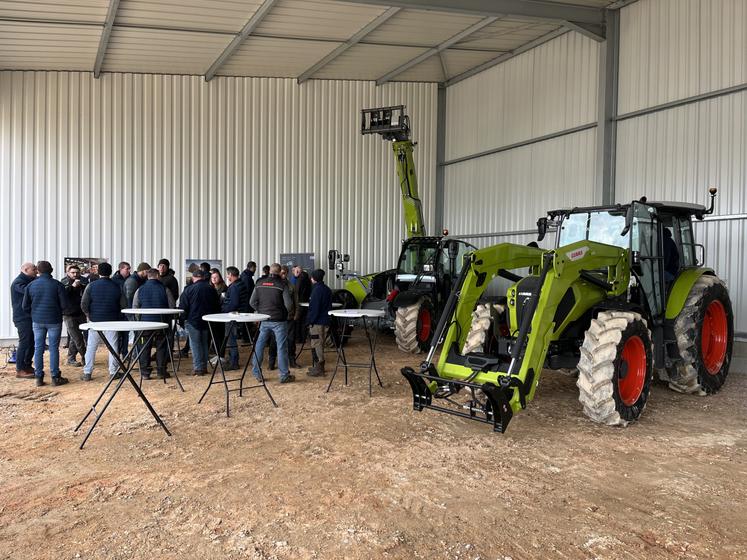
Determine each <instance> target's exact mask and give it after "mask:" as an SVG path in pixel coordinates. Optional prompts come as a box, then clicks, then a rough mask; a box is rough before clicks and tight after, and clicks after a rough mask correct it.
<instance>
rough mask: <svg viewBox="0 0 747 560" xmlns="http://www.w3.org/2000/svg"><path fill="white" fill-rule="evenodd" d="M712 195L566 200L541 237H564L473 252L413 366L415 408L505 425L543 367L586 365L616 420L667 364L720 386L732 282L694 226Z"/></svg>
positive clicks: (672, 374) (670, 373)
mask: <svg viewBox="0 0 747 560" xmlns="http://www.w3.org/2000/svg"><path fill="white" fill-rule="evenodd" d="M710 193H711V201H710V207H709V208H708V209H706V208H705V207H704V206H702V205H697V204H687V203H665V202H661V203H659V202H651V203H648V202H647V201H646V200H645V198H644V199H641V200H639V201H634V202H631V203H630V204H624V205H620V204H618V205H614V206H601V207H589V208H573V209H568V210H555V211H552V212H549V213H548V217H547V218H541V219H540V220H539V221H538V231H539V237H540V239H542V237H544V235H545V233H546V232H547V230H548V227H549V226H551V225H554V226H555V227H557V230H558V235H557V241H556V248H555V249H553V250H542V249H539V248H535V247H529V246H522V245H515V244H510V243H503V244H499V245H495V246H492V247H488V248H485V249H480V250H477V251H474V252H473V253H471V254H470V255H468V257H467V259H466V261H465V264H464V267H463V268H462V271H461V274H460V277H459V280H458V281H457V282H456V283H455V285H454V286H453V289H452V291H451V294H450V296H449V300H448V302H447V304H446V306H445V310H444V313H443V315H442V316H441V320H440V321H439V324H438V326H437V328H436V335H435V337H434V341H433V344H432V346H431V348H430V351H429V353H428V356H427V359H426V360H425V361H424V362H423V363H422V364H421V366H420V368H419V371H415V370H414V369H413V368H410V367H406V368H403V369H402V374H403V375H404V377H405V378H406V379H407V380H408V382H409V384H410V386H411V388H412V393H413V406H414V408H415V410H422V409H423V408H431V409H435V410H439V411H442V412H447V413H450V414H454V415H457V416H462V417H465V418H470V419H473V420H478V421H482V422H487V423H490V424H492V425H493V428H494V430H496V431H499V432H504V431H505V430H506V427H507V426H508V424H509V422H510V420H511V418H512V416H513V414H514V413H515V412H517V411H519V410H521V409H523V408H526V405H527V402H528V401H530V400H532V398H533V397H534V394H535V390H536V388H537V386H538V384H539V379H540V375H541V373H542V369H543V368H549V369H564V368H571V369H573V368H576V369H577V370H578V380H577V386H578V388H579V400H580V401H581V404H582V406H583V410H584V413H585V414H586V415H587V416H588V417H589V418H591V419H592V420H593V421H595V422H599V423H603V424H608V425H626V424H627V423H629V422H632V421H635V420H637V419H638V418H639V417H640V415H641V413H642V412H643V409H644V407H645V406H646V403H647V401H648V398H649V394H650V390H651V384H652V382H653V379H654V375H655V374H656V375H657V376H658V377H659V379H661V380H663V381H666V382H667V383H668V384H669V386H670V387H671V388H672V389H674V390H676V391H680V392H685V393H694V394H701V395H705V394H712V393H715V392H717V391H718V390H719V389H720V388H721V387H722V385H723V384H724V382H725V380H726V377H727V375H728V373H729V365H730V361H731V352H732V344H733V337H734V327H733V314H732V306H731V301H730V299H729V293H728V291H727V289H726V286H725V284H724V283H723V281H721V280H720V279H719V278H718V277H717V276H716V274H715V272H714V271H713V270H712V269H710V268H705V267H703V266H701V265H700V262H702V253H701V255H700V257H701V258H700V259H699V258H698V255H697V252H698V251H697V249H701V251H702V250H703V248H702V245H698V244H696V243H695V240H694V236H693V227H692V220H693V218H696V219H698V220H702V219H703V218H704V216H705V215H706V214H710V213H712V212H713V205H714V198H715V196H716V189H715V188H712V189H710ZM527 270H528V273H527ZM497 277H500V278H503V279H504V280H507V281H508V282H510V287H509V288H508V289H507V292H506V296H505V297H500V298H495V299H494V300H492V301H487V302H486V301H485V300H484V299H483V301H482V302H481V301H480V298H481V296H483V294H484V293H485V291H486V289H487V288H488V285H489V284H490V283H491V280H493V279H494V278H497ZM439 347H441V352H440V356H439V358H438V362H437V363H436V362H435V361H434V358H435V354H436V351H437V350H438V348H439ZM435 400H440V401H441V402H442V403H444V404H435V403H434V401H435Z"/></svg>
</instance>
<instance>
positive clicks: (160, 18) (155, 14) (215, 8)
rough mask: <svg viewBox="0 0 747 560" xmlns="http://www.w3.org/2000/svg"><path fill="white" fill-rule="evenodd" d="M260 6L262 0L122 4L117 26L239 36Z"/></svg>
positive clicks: (145, 0)
mask: <svg viewBox="0 0 747 560" xmlns="http://www.w3.org/2000/svg"><path fill="white" fill-rule="evenodd" d="M261 4H262V1H261V0H210V1H209V2H206V1H204V0H121V1H120V3H119V8H118V10H117V19H116V24H117V25H145V26H155V27H178V28H184V29H203V30H208V31H227V32H233V33H238V32H239V31H241V28H242V27H243V26H244V24H245V23H246V22H247V21H249V18H250V17H251V16H252V14H254V12H255V11H256V10H257V8H258V7H259V6H260V5H261Z"/></svg>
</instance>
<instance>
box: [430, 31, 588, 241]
mask: <svg viewBox="0 0 747 560" xmlns="http://www.w3.org/2000/svg"><path fill="white" fill-rule="evenodd" d="M598 68H599V46H598V44H597V43H595V42H594V41H592V40H591V39H588V38H586V37H584V36H582V35H580V34H578V33H567V34H565V35H562V36H560V37H558V38H556V39H553V40H552V41H549V42H548V43H545V44H544V45H542V46H540V47H537V48H535V49H532V50H530V51H528V52H526V53H524V54H521V55H519V56H517V57H514V58H512V59H510V60H508V61H507V62H505V63H503V64H499V65H498V66H495V67H493V68H491V69H489V70H486V71H485V72H482V73H481V74H478V75H476V76H474V77H472V78H469V79H467V80H464V81H463V82H459V83H458V84H456V85H455V86H452V87H450V88H448V89H447V127H446V160H447V161H448V160H452V159H456V158H460V157H464V156H469V155H472V154H476V153H479V152H483V151H487V150H491V149H495V148H499V147H502V146H507V145H510V144H515V143H517V142H522V141H526V140H530V139H533V138H538V137H541V136H544V135H547V134H550V133H554V132H559V131H563V130H567V129H570V128H575V127H577V126H580V125H586V124H589V123H593V122H595V121H596V118H597V116H596V112H597V88H598V78H597V76H598ZM595 142H596V130H595V129H589V130H584V131H581V132H576V133H574V134H570V135H568V136H563V137H560V138H555V139H552V140H546V141H543V142H540V143H536V144H532V145H529V146H524V147H521V148H515V149H512V150H508V151H504V152H500V153H497V154H493V155H488V156H483V157H479V158H476V159H471V160H468V161H464V162H461V163H454V164H450V165H448V166H447V168H446V174H445V205H444V206H445V211H444V226H445V227H448V228H449V230H450V231H451V232H452V233H455V234H467V233H477V232H496V231H512V230H517V229H525V228H529V227H531V226H533V225H534V223H535V222H536V220H537V217H538V216H540V215H542V214H543V213H544V212H545V211H546V210H548V209H550V208H551V207H561V206H567V205H573V204H577V203H578V204H580V203H585V204H588V203H589V201H591V200H594V199H595V196H596V194H595V188H594V186H595V185H594V181H595V179H594V178H595V169H596V168H595V158H594V155H595Z"/></svg>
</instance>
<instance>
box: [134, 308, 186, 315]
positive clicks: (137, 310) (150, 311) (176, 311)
mask: <svg viewBox="0 0 747 560" xmlns="http://www.w3.org/2000/svg"><path fill="white" fill-rule="evenodd" d="M122 313H124V314H125V315H181V314H182V313H184V310H183V309H171V308H170V307H163V308H158V307H156V308H152V309H141V308H133V309H123V310H122Z"/></svg>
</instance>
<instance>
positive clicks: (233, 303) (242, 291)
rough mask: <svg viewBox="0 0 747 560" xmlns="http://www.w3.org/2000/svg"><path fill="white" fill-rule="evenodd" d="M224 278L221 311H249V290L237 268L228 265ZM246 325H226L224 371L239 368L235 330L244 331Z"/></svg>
mask: <svg viewBox="0 0 747 560" xmlns="http://www.w3.org/2000/svg"><path fill="white" fill-rule="evenodd" d="M226 280H228V291H227V292H226V298H225V299H224V300H223V303H222V305H221V311H222V312H223V313H249V312H250V311H251V309H252V308H251V307H250V305H249V292H247V290H246V285H245V284H244V282H243V281H242V280H241V278H240V276H239V269H238V268H236V267H235V266H229V267H228V268H227V269H226ZM246 325H247V323H240V325H239V326H236V325H235V324H233V323H231V324H230V325H229V326H228V327H227V328H228V329H229V333H230V334H229V336H228V342H227V348H228V359H229V362H230V363H229V365H228V368H227V369H226V371H229V370H235V369H239V348H238V344H237V342H236V330H241V331H242V332H245V328H246ZM219 344H220V342H219Z"/></svg>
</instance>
